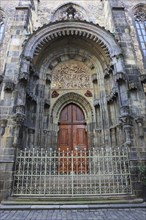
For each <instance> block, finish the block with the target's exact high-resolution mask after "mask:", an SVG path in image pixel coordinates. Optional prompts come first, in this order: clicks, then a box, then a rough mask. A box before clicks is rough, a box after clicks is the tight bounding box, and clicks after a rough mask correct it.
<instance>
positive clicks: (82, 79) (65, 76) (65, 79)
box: [52, 61, 91, 89]
mask: <svg viewBox="0 0 146 220" xmlns="http://www.w3.org/2000/svg"><path fill="white" fill-rule="evenodd" d="M90 87H91V80H90V70H89V69H88V68H87V67H86V66H85V65H84V64H82V63H80V62H77V61H75V62H73V61H72V62H66V63H63V64H61V65H59V66H57V67H56V68H55V69H54V72H53V76H52V89H85V88H90Z"/></svg>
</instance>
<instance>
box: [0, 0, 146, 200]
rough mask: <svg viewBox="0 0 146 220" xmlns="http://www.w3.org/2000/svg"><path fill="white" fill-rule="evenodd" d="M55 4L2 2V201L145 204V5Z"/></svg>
mask: <svg viewBox="0 0 146 220" xmlns="http://www.w3.org/2000/svg"><path fill="white" fill-rule="evenodd" d="M55 3H56V5H54V3H53V2H52V1H47V0H40V1H39V0H15V1H13V2H10V1H8V0H5V1H4V0H2V8H1V9H0V47H1V55H2V56H1V71H2V72H1V75H0V91H1V96H0V110H1V112H0V125H1V142H0V149H1V155H0V163H1V165H2V167H3V168H2V170H1V171H0V172H1V176H2V179H1V181H0V189H1V199H3V198H7V197H10V196H13V195H15V196H16V195H17V196H24V195H29V196H31V195H36V196H38V195H45V196H54V195H63V196H64V195H67V196H74V195H76V196H77V195H79V196H84V195H90V196H92V195H97V196H99V195H100V196H102V195H109V196H110V195H112V194H114V195H117V194H124V195H127V196H131V195H135V196H141V194H140V192H141V191H139V187H136V186H137V178H140V176H138V177H137V172H136V170H138V167H139V166H144V165H145V162H146V135H145V132H146V118H145V115H146V111H145V110H146V109H145V106H146V98H145V83H146V43H145V42H146V5H145V1H144V0H141V1H139V0H134V1H131V0H122V1H121V0H116V2H115V1H114V0H96V1H95V0H94V1H93V0H92V1H81V2H80V1H75V0H73V1H71V2H69V1H66V0H64V1H63V0H61V1H58V0H56V1H55ZM8 5H9V6H10V7H9V6H8ZM119 161H120V162H119ZM28 173H29V174H28ZM37 178H39V181H37ZM58 180H60V182H61V185H62V187H61V186H59V185H57V183H58ZM53 181H54V182H53ZM85 182H86V184H85ZM139 182H140V179H139ZM44 185H45V187H44ZM54 185H55V187H54V188H53V186H54ZM26 186H27V187H26ZM65 189H66V191H65Z"/></svg>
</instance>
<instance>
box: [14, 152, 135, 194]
mask: <svg viewBox="0 0 146 220" xmlns="http://www.w3.org/2000/svg"><path fill="white" fill-rule="evenodd" d="M131 193H132V189H131V180H130V168H129V160H128V150H127V148H124V149H119V148H116V149H115V150H114V149H109V148H108V149H100V150H95V149H93V150H91V151H90V150H88V151H85V150H84V151H80V150H75V151H68V152H62V151H58V152H56V151H52V150H50V151H45V150H43V149H42V150H40V151H37V150H35V149H33V150H28V149H25V150H23V151H22V150H21V151H20V150H18V152H17V155H16V164H15V172H14V181H13V192H12V195H17V196H19V195H20V196H22V195H27V196H28V195H33V196H38V195H43V196H85V195H116V194H131Z"/></svg>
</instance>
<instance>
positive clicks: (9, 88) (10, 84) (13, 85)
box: [4, 80, 15, 92]
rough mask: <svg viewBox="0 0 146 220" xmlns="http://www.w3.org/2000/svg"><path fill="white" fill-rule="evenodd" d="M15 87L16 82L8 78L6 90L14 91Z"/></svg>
mask: <svg viewBox="0 0 146 220" xmlns="http://www.w3.org/2000/svg"><path fill="white" fill-rule="evenodd" d="M14 87H15V84H14V83H13V82H12V81H11V80H6V81H5V87H4V89H5V91H11V92H12V91H13V90H14Z"/></svg>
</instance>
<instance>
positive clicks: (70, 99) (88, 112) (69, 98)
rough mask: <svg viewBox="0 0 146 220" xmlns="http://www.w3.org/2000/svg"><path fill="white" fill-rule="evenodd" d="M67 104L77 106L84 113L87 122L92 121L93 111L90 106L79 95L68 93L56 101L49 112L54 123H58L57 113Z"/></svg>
mask: <svg viewBox="0 0 146 220" xmlns="http://www.w3.org/2000/svg"><path fill="white" fill-rule="evenodd" d="M69 103H76V104H78V105H79V106H80V107H81V108H82V109H83V111H84V113H85V117H86V119H87V120H88V122H89V121H90V122H91V121H92V116H93V109H92V107H91V105H90V103H89V102H88V101H87V100H86V99H85V98H84V97H83V96H81V95H79V94H77V93H74V92H69V93H66V94H65V95H63V96H61V97H60V98H59V99H57V101H56V102H55V104H54V106H53V108H52V110H51V115H52V118H53V120H54V122H55V120H56V122H57V121H58V119H57V117H59V113H60V111H61V109H62V108H63V107H64V106H65V105H67V104H69Z"/></svg>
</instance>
